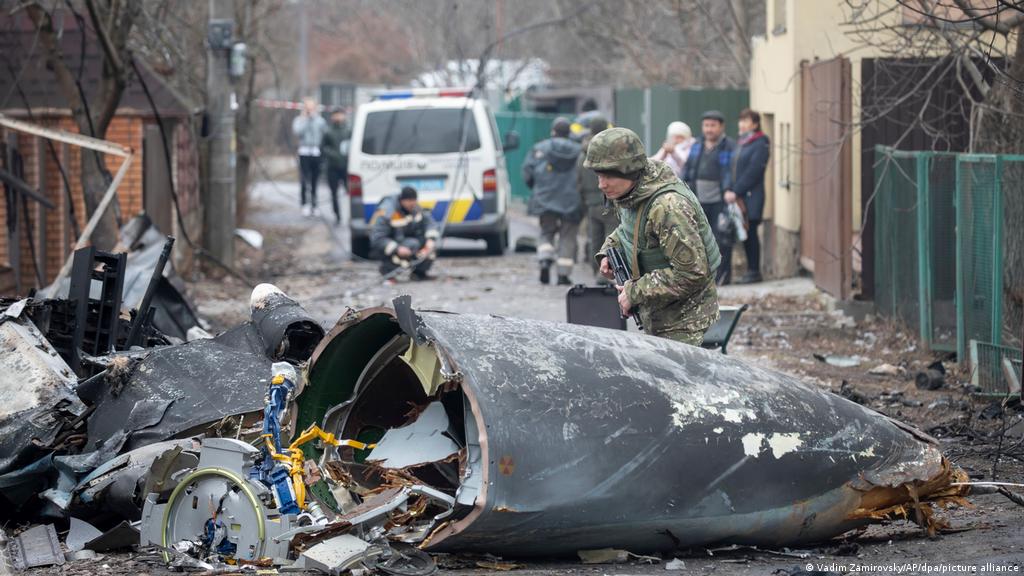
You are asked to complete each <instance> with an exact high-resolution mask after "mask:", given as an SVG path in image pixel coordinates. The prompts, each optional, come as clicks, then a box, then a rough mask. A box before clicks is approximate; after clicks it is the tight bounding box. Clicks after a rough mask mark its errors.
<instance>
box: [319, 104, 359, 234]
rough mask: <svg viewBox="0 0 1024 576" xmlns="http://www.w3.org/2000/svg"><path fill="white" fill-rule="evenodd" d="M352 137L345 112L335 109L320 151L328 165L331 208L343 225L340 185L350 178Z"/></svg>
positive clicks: (335, 221) (336, 219)
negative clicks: (350, 144) (349, 162)
mask: <svg viewBox="0 0 1024 576" xmlns="http://www.w3.org/2000/svg"><path fill="white" fill-rule="evenodd" d="M351 137H352V131H351V130H349V127H348V123H347V122H345V111H344V110H343V109H341V108H335V109H334V110H333V111H332V112H331V122H330V124H328V125H327V131H326V132H324V137H323V140H322V141H321V142H320V151H321V153H322V155H323V157H324V162H325V163H326V165H327V166H326V167H327V186H328V187H329V188H330V189H331V207H332V208H334V223H335V224H341V211H340V210H338V185H339V184H341V183H344V182H345V179H346V178H348V145H349V139H350V138H351Z"/></svg>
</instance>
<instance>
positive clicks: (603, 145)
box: [583, 128, 647, 174]
mask: <svg viewBox="0 0 1024 576" xmlns="http://www.w3.org/2000/svg"><path fill="white" fill-rule="evenodd" d="M645 166H647V151H645V150H644V145H643V142H641V141H640V137H639V136H637V135H636V132H633V131H632V130H630V129H629V128H609V129H607V130H604V131H603V132H600V133H598V134H595V135H594V138H593V139H592V140H591V141H590V145H589V146H588V147H587V159H586V160H585V161H584V162H583V167H584V168H589V169H591V170H594V171H596V172H616V173H619V174H635V173H637V172H640V171H641V170H643V169H644V167H645Z"/></svg>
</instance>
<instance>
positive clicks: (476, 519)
mask: <svg viewBox="0 0 1024 576" xmlns="http://www.w3.org/2000/svg"><path fill="white" fill-rule="evenodd" d="M400 300H401V299H400ZM400 300H399V301H396V308H397V311H396V310H391V309H387V308H377V309H370V310H364V311H362V312H359V313H350V314H348V315H347V316H346V317H344V318H342V319H341V321H339V323H338V324H337V325H336V326H335V328H334V329H333V330H332V331H331V332H330V333H329V334H328V336H327V337H325V339H324V340H323V341H322V342H321V344H320V346H319V347H318V349H317V351H316V352H315V353H314V355H313V359H312V361H311V365H310V368H309V372H308V377H309V380H308V383H307V385H306V387H305V390H304V391H303V392H302V395H301V396H300V399H299V406H300V410H299V416H298V418H299V420H300V422H299V427H298V428H299V429H301V428H302V427H304V426H305V425H306V424H308V423H313V422H321V421H322V422H323V425H324V427H325V429H328V430H329V431H332V432H335V433H337V434H339V435H340V436H341V437H348V438H361V439H366V440H370V441H378V440H379V441H380V444H379V448H378V449H377V450H378V451H382V450H383V449H384V446H388V449H387V451H386V454H385V456H386V457H387V458H386V459H382V458H381V457H380V454H381V452H378V454H375V453H374V451H365V452H359V451H353V450H341V451H338V452H330V451H329V452H328V453H327V454H326V455H325V456H324V459H323V462H322V464H323V465H324V467H325V468H326V469H328V470H331V469H338V465H340V467H341V468H342V469H344V470H346V472H345V474H343V475H342V476H344V477H345V478H346V479H348V480H351V481H352V482H354V483H356V484H362V488H363V489H369V490H375V489H376V490H379V489H380V488H381V486H383V485H385V484H387V483H388V482H396V481H401V480H396V478H399V479H401V478H405V479H406V480H407V481H416V482H422V483H424V484H430V485H432V486H434V487H435V488H438V489H441V490H445V491H448V492H449V493H450V494H452V495H454V496H455V497H456V502H457V504H456V507H455V510H454V511H453V512H454V513H452V514H450V515H446V516H447V517H446V518H443V519H439V520H438V521H437V522H435V523H434V524H433V525H431V526H430V529H429V532H428V533H427V534H426V535H425V537H424V539H423V540H422V543H421V546H422V547H423V548H425V549H427V550H429V551H453V550H460V551H467V550H476V551H487V552H493V553H498V554H504V555H519V556H522V555H559V554H573V553H575V551H577V550H579V549H593V548H602V547H616V548H625V549H629V550H631V551H634V552H654V551H670V550H674V549H678V548H687V547H694V546H704V545H711V544H716V543H737V544H750V545H760V546H791V545H794V544H801V543H809V542H817V541H822V540H825V539H828V538H831V537H833V536H836V535H839V534H841V533H843V532H846V531H848V530H850V529H852V528H855V527H857V526H860V525H863V524H864V523H866V522H867V521H869V520H870V519H881V518H887V517H893V516H898V515H903V516H904V517H908V516H909V517H910V518H912V519H917V520H918V521H919V522H921V523H922V524H927V523H929V522H931V514H930V508H928V501H929V500H932V501H935V500H939V501H941V500H942V499H944V498H947V497H953V498H955V497H956V496H957V495H958V494H959V489H958V488H955V487H951V486H950V483H951V482H953V481H955V480H956V479H957V477H958V475H960V474H962V473H961V472H959V471H958V470H957V469H955V468H954V467H952V466H951V465H950V464H949V463H948V462H947V461H946V460H945V459H944V458H943V456H942V454H941V453H940V451H939V449H938V447H937V445H936V443H935V442H934V440H931V439H930V438H928V437H926V436H924V435H923V434H921V433H920V432H917V431H915V430H913V429H911V428H909V427H907V426H905V425H902V424H900V423H898V422H895V421H893V420H891V419H889V418H887V417H885V416H883V415H881V414H878V413H876V412H873V411H871V410H869V409H866V408H863V407H861V406H859V405H857V404H854V403H852V402H849V401H847V400H845V399H843V398H841V397H839V396H836V395H833V394H830V393H828V392H825V391H823V390H820V389H818V388H816V387H814V386H811V385H808V384H805V383H803V382H800V381H799V380H796V379H795V378H793V377H789V376H786V375H783V374H780V373H777V372H773V371H770V370H766V369H763V368H760V367H758V366H754V365H752V364H749V363H747V362H743V361H740V360H737V359H734V358H730V357H727V356H723V355H721V354H718V353H713V352H709V351H705V350H702V349H699V348H695V347H691V346H685V345H682V344H678V343H675V342H672V341H669V340H665V339H660V338H654V337H649V336H644V335H637V334H631V333H627V332H622V331H615V330H606V329H600V328H591V327H585V326H575V325H569V324H560V323H549V322H537V321H530V320H520V319H511V318H500V317H494V316H470V315H455V314H448V313H439V312H419V313H417V312H413V311H412V310H411V309H410V308H409V307H408V303H407V302H401V301H400ZM438 403H440V404H441V405H442V406H443V408H444V410H443V414H442V415H441V416H440V417H441V418H444V417H445V416H447V420H446V421H445V422H441V423H438V422H437V419H438V414H439V412H441V411H440V409H434V410H431V409H430V408H431V406H434V405H436V404H438ZM421 415H422V417H423V418H428V416H427V415H429V418H430V420H431V422H430V423H420V424H419V425H417V424H416V421H417V419H418V418H420V417H421ZM431 430H433V432H432V431H431ZM439 435H441V436H444V437H445V438H447V439H448V440H449V442H448V443H449V444H451V447H449V448H447V449H446V448H445V445H446V442H444V441H441V442H438V440H439V437H438V436H439ZM403 444H404V445H405V446H406V447H407V449H406V451H407V454H404V455H403V454H402V453H401V447H402V445H403ZM449 453H451V454H449ZM424 459H436V460H435V461H433V462H423V461H422V460H424ZM332 462H333V464H332ZM368 471H369V472H368ZM370 472H372V473H370ZM453 478H454V481H453ZM915 502H918V504H915Z"/></svg>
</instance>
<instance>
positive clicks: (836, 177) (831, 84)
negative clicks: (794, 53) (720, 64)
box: [800, 58, 853, 299]
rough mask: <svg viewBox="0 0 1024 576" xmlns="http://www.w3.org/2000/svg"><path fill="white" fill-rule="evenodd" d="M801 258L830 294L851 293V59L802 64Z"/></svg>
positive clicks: (819, 286) (846, 294)
mask: <svg viewBox="0 0 1024 576" xmlns="http://www.w3.org/2000/svg"><path fill="white" fill-rule="evenodd" d="M800 72H801V73H800V76H801V82H800V84H801V127H802V132H803V137H802V138H801V149H800V155H801V160H802V161H801V163H800V166H801V168H800V209H801V214H800V261H801V263H802V264H803V265H804V266H805V267H806V268H808V269H811V270H812V271H813V272H814V283H815V284H816V285H817V286H818V288H820V289H822V290H824V291H825V292H828V293H829V294H832V295H833V296H835V297H837V298H840V299H846V298H848V297H849V295H850V288H851V281H852V274H853V264H852V257H853V250H852V238H853V230H852V228H853V223H852V219H853V214H852V211H853V191H852V186H853V182H852V156H851V145H850V128H851V125H852V124H851V90H850V86H851V81H850V61H849V60H847V59H845V58H835V59H833V60H827V61H824V62H815V63H813V64H807V63H805V64H803V66H802V67H801V71H800Z"/></svg>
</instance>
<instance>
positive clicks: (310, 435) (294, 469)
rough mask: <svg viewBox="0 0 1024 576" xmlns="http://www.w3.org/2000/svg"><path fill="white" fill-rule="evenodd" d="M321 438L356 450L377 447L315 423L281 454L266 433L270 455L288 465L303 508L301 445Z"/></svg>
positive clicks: (304, 488) (296, 498) (299, 502)
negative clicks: (335, 433) (326, 430)
mask: <svg viewBox="0 0 1024 576" xmlns="http://www.w3.org/2000/svg"><path fill="white" fill-rule="evenodd" d="M317 438H319V439H320V441H321V442H323V443H324V444H329V445H331V446H348V447H350V448H355V449H356V450H366V449H367V448H376V447H377V445H376V444H366V443H365V442H360V441H358V440H347V439H342V440H338V439H337V438H336V437H335V436H334V434H331V433H330V432H324V431H323V429H322V428H320V427H319V426H317V425H316V424H313V425H312V426H310V427H309V428H306V429H305V430H304V431H303V432H302V434H299V437H298V438H296V439H295V440H294V441H293V442H292V443H291V445H289V446H288V448H287V450H286V452H287V454H280V453H278V452H277V450H275V449H274V442H273V440H271V438H270V434H264V436H263V440H264V441H265V442H266V444H267V451H268V452H269V453H270V456H271V457H272V458H273V459H274V460H277V461H278V462H283V463H284V464H285V465H286V466H288V475H289V476H291V477H292V487H293V488H294V489H295V503H296V504H298V506H299V508H300V509H302V510H305V509H306V483H305V482H304V481H303V480H302V472H303V464H305V462H306V457H305V455H304V454H303V453H302V450H301V449H300V448H299V446H302V445H303V444H305V443H307V442H309V441H310V440H316V439H317Z"/></svg>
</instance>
